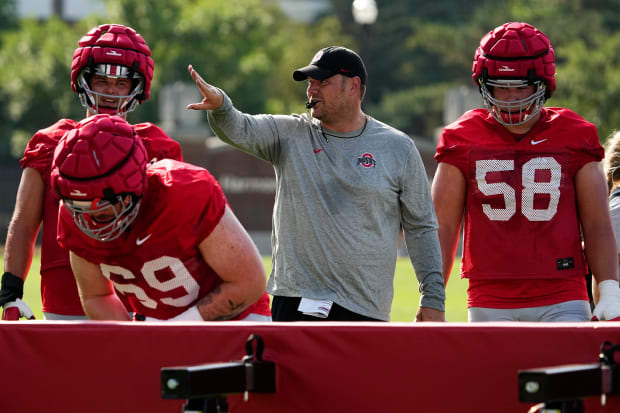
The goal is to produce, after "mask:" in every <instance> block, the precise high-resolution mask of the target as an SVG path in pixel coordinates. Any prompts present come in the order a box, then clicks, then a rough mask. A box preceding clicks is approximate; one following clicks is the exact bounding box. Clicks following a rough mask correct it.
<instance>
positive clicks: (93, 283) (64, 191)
mask: <svg viewBox="0 0 620 413" xmlns="http://www.w3.org/2000/svg"><path fill="white" fill-rule="evenodd" d="M147 160H148V155H147V153H146V150H145V148H144V145H143V144H142V142H141V139H140V138H139V137H138V136H137V134H136V133H135V131H134V130H133V128H132V127H131V126H130V125H129V124H127V123H126V122H125V121H124V120H123V119H122V118H120V117H118V116H109V115H96V116H93V117H90V118H88V119H85V120H83V121H81V122H80V123H79V124H78V125H76V128H75V129H73V130H71V131H69V132H67V133H66V134H65V135H64V137H63V138H62V139H61V140H60V142H59V144H58V146H57V148H56V152H55V154H54V163H53V169H52V175H51V180H52V184H53V185H54V188H55V190H56V191H57V192H58V194H59V195H60V197H61V199H62V203H63V206H64V207H61V208H60V212H59V226H58V241H59V243H60V245H61V246H63V247H66V248H67V249H69V250H70V257H71V265H72V268H73V272H74V274H75V278H76V280H77V284H78V288H79V292H80V298H81V300H82V306H83V307H84V309H85V311H86V314H87V315H88V317H89V318H91V319H97V320H129V316H128V313H127V309H126V307H125V306H124V305H123V303H122V302H121V300H120V299H119V297H123V298H125V299H126V300H127V301H128V302H129V304H130V306H131V308H130V309H131V311H132V312H134V313H135V314H139V315H141V316H144V317H146V319H147V320H149V319H151V320H198V321H202V320H209V321H214V320H228V319H237V320H254V321H256V320H260V321H269V320H270V310H269V297H268V295H267V293H266V276H265V269H264V267H263V263H262V259H261V257H260V255H259V253H258V249H257V248H256V246H255V245H254V243H253V241H252V240H251V238H250V236H249V235H248V233H247V232H246V231H245V229H244V228H243V227H242V226H241V224H240V223H239V221H238V220H237V219H236V217H235V215H234V214H233V212H232V211H231V209H230V208H229V207H228V205H227V202H226V198H225V197H224V193H223V192H222V189H221V188H220V186H219V184H218V183H217V182H216V181H215V179H214V178H213V176H211V174H209V172H208V171H207V170H206V169H203V168H199V167H196V166H192V165H189V164H185V163H183V162H177V161H174V160H162V161H158V162H154V163H150V164H149V165H148V168H147ZM115 291H116V293H115ZM117 295H118V296H117Z"/></svg>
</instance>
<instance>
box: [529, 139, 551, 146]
mask: <svg viewBox="0 0 620 413" xmlns="http://www.w3.org/2000/svg"><path fill="white" fill-rule="evenodd" d="M547 139H548V138H545V139H541V140H539V141H535V140H534V139H532V141H531V142H530V143H531V144H532V145H538V144H539V143H543V142H544V141H546V140H547Z"/></svg>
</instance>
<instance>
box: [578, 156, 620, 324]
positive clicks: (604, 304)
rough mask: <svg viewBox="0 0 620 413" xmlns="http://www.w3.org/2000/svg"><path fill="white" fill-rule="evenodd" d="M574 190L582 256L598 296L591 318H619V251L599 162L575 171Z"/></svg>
mask: <svg viewBox="0 0 620 413" xmlns="http://www.w3.org/2000/svg"><path fill="white" fill-rule="evenodd" d="M575 190H576V193H577V207H578V211H579V221H580V223H581V229H582V232H583V241H584V246H585V253H586V256H587V257H588V264H589V265H590V268H591V269H592V274H593V276H594V278H595V279H596V283H597V284H598V289H599V294H600V300H599V303H598V305H597V306H596V308H595V309H594V315H595V316H596V317H597V318H598V319H604V320H611V319H613V318H617V317H620V288H619V287H618V263H617V256H618V251H617V250H616V239H615V236H614V232H613V227H612V225H611V218H610V215H609V205H608V202H609V201H608V198H607V191H608V190H607V183H606V181H605V175H604V173H603V169H602V167H601V165H600V164H599V163H598V162H589V163H587V164H586V165H584V166H583V167H582V168H581V169H580V170H579V171H577V174H576V175H575Z"/></svg>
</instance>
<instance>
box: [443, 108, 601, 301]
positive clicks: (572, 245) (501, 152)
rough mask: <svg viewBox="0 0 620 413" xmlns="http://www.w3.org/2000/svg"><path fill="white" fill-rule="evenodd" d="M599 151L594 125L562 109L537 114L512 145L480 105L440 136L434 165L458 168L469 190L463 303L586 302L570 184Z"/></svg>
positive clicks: (598, 157)
mask: <svg viewBox="0 0 620 413" xmlns="http://www.w3.org/2000/svg"><path fill="white" fill-rule="evenodd" d="M603 153H604V152H603V148H602V147H601V146H600V144H599V141H598V135H597V132H596V127H595V126H594V125H593V124H591V123H589V122H587V121H585V120H584V119H583V118H581V117H580V116H579V115H577V114H576V113H574V112H572V111H570V110H568V109H564V108H545V109H543V110H542V112H541V118H540V120H539V121H538V122H537V123H536V125H535V126H534V127H533V128H532V130H531V131H530V132H529V133H528V134H526V135H525V136H524V137H522V138H521V139H520V140H518V139H517V138H516V137H515V136H514V135H512V134H511V133H510V132H508V131H507V130H506V129H505V128H504V127H503V126H502V125H500V124H499V123H497V122H496V121H495V120H494V119H493V118H492V117H491V115H490V114H489V112H488V111H487V110H486V109H476V110H472V111H469V112H467V113H465V114H464V115H463V116H461V117H460V118H459V119H458V120H457V121H456V122H454V123H453V124H451V125H449V126H447V127H446V128H445V129H444V130H443V133H442V135H441V139H440V142H439V145H438V147H437V153H436V154H435V159H436V160H437V161H438V162H447V163H449V164H451V165H454V166H456V167H457V168H459V170H460V171H461V172H462V173H463V176H464V177H465V181H466V185H467V189H466V197H465V226H464V243H463V259H462V264H461V277H462V278H469V280H470V286H469V290H468V296H469V298H468V306H469V307H488V308H524V307H535V306H542V305H551V304H556V303H559V302H563V301H569V300H588V296H587V291H586V288H585V279H584V274H586V272H587V264H586V261H585V258H584V255H583V252H582V248H581V235H580V228H579V220H578V214H577V205H576V194H575V185H574V178H575V174H576V173H577V171H578V170H579V169H580V168H581V167H582V166H584V165H585V164H586V163H589V162H598V161H600V160H601V159H602V158H603Z"/></svg>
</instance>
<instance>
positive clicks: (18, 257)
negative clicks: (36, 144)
mask: <svg viewBox="0 0 620 413" xmlns="http://www.w3.org/2000/svg"><path fill="white" fill-rule="evenodd" d="M44 193H45V185H44V183H43V178H42V177H41V174H40V173H39V171H37V170H36V169H34V168H25V169H24V170H23V172H22V177H21V180H20V183H19V189H18V190H17V197H16V199H15V208H14V210H13V216H12V218H11V222H10V224H9V229H8V232H7V237H6V243H5V247H4V271H5V272H4V274H3V276H2V289H1V290H0V305H1V306H3V307H4V310H5V311H4V314H3V319H5V320H17V319H19V317H20V316H21V317H26V318H30V317H31V316H32V311H28V310H29V308H28V306H27V305H26V304H25V303H24V302H23V301H21V303H20V305H19V306H13V304H14V303H15V302H16V300H17V299H20V300H21V298H22V296H23V287H24V281H25V280H26V277H27V275H28V270H29V269H30V264H31V263H32V256H33V253H34V245H35V241H36V239H37V233H38V232H39V227H40V226H41V220H42V216H43V215H42V214H43V198H44ZM23 306H25V307H23ZM9 308H13V309H12V310H11V311H10V312H9V311H8V309H9ZM22 308H23V310H24V311H22ZM16 310H17V311H16ZM11 312H12V313H13V314H10V313H11Z"/></svg>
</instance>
